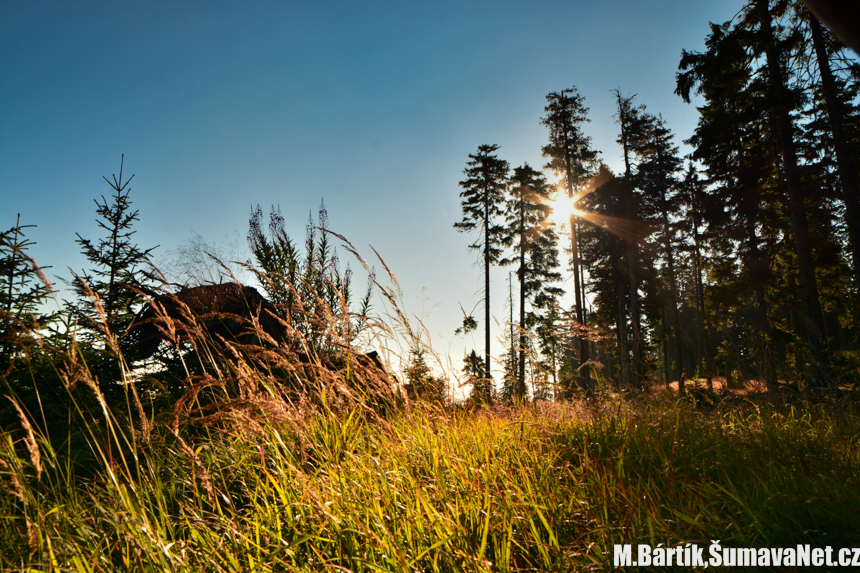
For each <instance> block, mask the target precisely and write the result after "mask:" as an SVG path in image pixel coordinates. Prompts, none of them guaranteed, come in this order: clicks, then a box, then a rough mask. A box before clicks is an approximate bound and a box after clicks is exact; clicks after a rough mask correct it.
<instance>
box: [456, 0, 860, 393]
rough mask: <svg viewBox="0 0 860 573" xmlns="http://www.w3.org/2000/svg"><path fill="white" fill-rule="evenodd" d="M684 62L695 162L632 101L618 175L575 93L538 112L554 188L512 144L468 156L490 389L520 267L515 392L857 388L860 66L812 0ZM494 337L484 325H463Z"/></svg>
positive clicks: (466, 185)
mask: <svg viewBox="0 0 860 573" xmlns="http://www.w3.org/2000/svg"><path fill="white" fill-rule="evenodd" d="M678 69H679V72H678V73H677V75H676V90H675V94H676V95H677V96H679V97H681V98H682V99H683V100H684V101H685V102H687V103H691V102H692V100H693V97H694V96H696V95H698V96H701V98H702V100H703V103H702V104H701V105H700V106H699V107H698V108H697V109H698V110H699V119H698V124H697V126H696V129H695V133H694V134H693V135H692V136H691V137H690V138H689V139H686V140H685V143H687V144H688V145H689V146H690V147H691V148H692V152H691V153H689V154H688V155H687V156H683V157H682V156H681V154H680V152H679V150H678V146H677V144H676V143H675V136H674V134H673V133H672V131H671V130H670V128H669V126H668V125H667V123H666V121H665V120H664V119H663V118H662V117H661V116H660V115H659V114H656V115H655V114H654V113H653V112H651V111H649V110H648V109H647V108H646V107H645V106H644V105H642V104H640V103H639V102H637V101H636V99H635V96H631V95H625V94H623V93H622V92H621V91H620V90H615V92H614V94H613V97H614V100H615V120H616V124H617V125H618V136H617V142H618V144H619V145H620V146H621V149H622V153H623V160H624V163H623V165H624V168H623V172H620V173H613V172H612V171H611V170H610V169H609V168H608V167H607V166H606V165H605V164H604V163H603V162H602V161H601V160H600V159H599V153H598V152H597V151H596V150H594V149H593V148H592V146H591V139H590V138H589V137H587V136H586V135H585V133H584V131H583V127H584V125H585V124H586V123H587V122H588V111H589V110H588V108H587V107H586V106H585V100H584V97H583V96H582V95H581V94H579V92H578V91H577V89H576V88H575V87H574V88H569V89H565V90H562V91H560V92H553V93H550V94H549V95H547V96H546V107H545V116H543V117H542V118H541V120H540V121H541V123H542V124H543V125H544V126H546V127H547V129H548V132H549V137H548V143H547V145H546V146H544V147H543V148H542V153H543V157H544V158H545V159H546V161H547V163H546V164H545V165H544V166H543V167H544V169H546V170H548V171H550V172H552V173H553V174H554V175H555V176H557V177H558V178H559V182H558V183H557V184H556V185H555V189H554V190H553V189H552V187H553V186H552V185H550V184H548V183H547V180H546V177H545V176H544V175H543V174H542V173H541V172H538V171H535V170H534V169H533V168H531V167H530V166H529V165H527V164H525V165H522V166H520V167H517V168H514V169H513V170H511V169H510V165H509V163H508V162H507V161H505V160H504V159H501V158H500V157H499V154H498V150H499V146H497V145H482V146H480V147H479V148H478V150H477V152H476V153H474V154H471V155H469V161H468V163H467V166H466V169H465V170H464V174H465V176H466V179H464V180H463V181H462V182H461V183H460V186H461V187H462V192H461V194H460V195H461V197H462V207H463V219H462V220H461V221H459V222H457V223H456V224H455V228H456V229H457V230H459V231H465V232H475V233H476V236H477V240H476V241H475V243H473V244H472V245H470V249H473V250H475V251H476V252H477V253H478V254H479V255H480V258H481V261H482V264H483V270H484V285H483V300H484V303H485V309H486V313H485V316H484V317H483V323H484V324H483V327H484V335H485V341H484V342H485V348H484V352H483V353H482V358H483V359H480V358H479V354H478V353H477V352H474V351H473V352H472V354H471V355H470V356H468V357H467V359H466V366H465V372H466V374H467V377H468V378H469V379H470V380H472V381H473V382H474V381H477V380H480V379H481V377H483V376H486V374H485V372H488V371H489V370H490V367H491V363H490V359H491V357H490V353H489V348H490V337H491V333H490V328H489V325H490V317H489V310H488V309H489V300H490V283H489V267H490V265H512V266H513V271H514V272H513V273H512V281H513V282H515V283H516V285H515V286H516V288H515V289H514V288H513V287H512V286H508V287H507V288H506V290H505V292H504V294H503V295H501V296H504V297H505V298H506V299H507V300H508V304H509V307H510V317H509V318H510V321H509V322H508V324H507V329H506V332H503V333H502V338H503V339H504V341H505V347H506V351H505V352H504V353H503V355H502V356H501V357H500V360H499V361H500V363H501V364H502V367H503V370H504V383H503V387H502V390H501V396H500V397H501V398H502V399H504V400H515V399H522V398H524V397H526V395H527V388H528V387H531V391H532V398H535V399H537V398H544V399H551V398H553V397H559V396H562V397H563V396H565V395H569V394H570V393H572V392H579V391H583V392H591V391H593V390H594V389H595V388H596V387H600V386H603V387H615V388H619V389H624V388H628V389H629V388H642V387H643V386H646V385H649V384H651V383H654V382H663V383H666V382H673V381H677V383H678V386H679V391H680V392H682V393H683V392H684V391H685V382H686V380H688V379H693V380H697V381H698V380H702V381H703V382H704V383H705V384H707V386H708V387H709V388H713V380H714V379H715V378H722V379H724V380H725V381H726V383H727V384H728V385H730V386H731V385H733V384H739V383H742V382H745V381H749V380H758V381H762V382H763V383H764V384H766V386H767V388H768V389H774V388H777V387H779V386H780V385H783V384H791V385H797V384H800V385H805V386H807V387H814V388H828V387H833V386H835V385H838V384H844V383H852V384H853V383H856V374H857V372H858V368H860V349H858V334H860V331H858V327H860V324H858V320H857V316H856V315H857V310H858V294H859V293H860V269H858V268H857V265H858V264H860V196H858V183H857V173H858V169H860V153H858V152H860V107H858V87H860V86H858V80H860V66H858V63H857V61H856V60H854V59H852V58H851V57H849V56H848V55H847V54H846V50H845V49H844V47H843V46H842V45H841V44H840V42H839V40H837V39H836V38H835V37H833V36H832V35H831V34H830V33H829V32H828V30H827V29H826V28H825V27H823V26H822V25H821V24H820V23H819V22H818V21H817V20H816V19H815V18H813V17H811V16H810V14H809V13H808V12H807V11H806V8H805V7H804V6H803V4H802V3H800V2H799V1H795V2H788V1H782V0H780V1H778V2H771V1H768V0H750V1H749V2H747V3H746V4H745V5H744V7H743V8H742V10H741V11H740V12H739V13H738V14H737V15H736V16H735V18H733V19H732V20H731V21H729V22H725V23H723V24H721V25H716V24H711V31H710V34H708V36H707V38H706V41H705V49H704V50H703V51H702V52H691V51H686V50H684V51H683V52H682V54H681V58H680V62H679V68H678ZM553 194H557V195H562V196H567V197H569V199H570V200H571V201H572V202H574V205H575V209H574V211H573V214H572V215H571V217H570V221H569V228H568V229H569V234H568V236H564V237H562V236H560V235H559V233H558V232H557V230H556V228H555V227H554V225H553V224H552V223H551V221H550V211H551V208H550V204H551V201H550V197H551V196H552V195H553ZM559 253H563V254H561V255H560V254H559ZM562 260H563V262H564V263H566V265H565V267H564V269H562V262H560V261H562ZM562 271H564V272H566V273H569V274H568V275H565V276H570V277H571V278H572V280H571V281H568V282H570V283H572V284H573V291H574V292H573V293H568V298H569V297H570V294H572V295H573V304H572V305H569V306H567V307H566V306H563V305H562V302H561V301H562V298H561V295H563V294H564V292H563V291H562V290H561V289H560V288H559V287H558V283H559V282H560V281H561V279H562V276H563V274H562ZM499 290H500V289H498V288H496V289H494V291H493V296H494V297H495V296H500V295H498V294H496V293H498V292H499ZM514 290H516V292H517V297H516V298H517V299H518V300H515V297H514ZM515 309H518V316H515V312H516V311H515ZM477 327H478V322H477V321H476V320H475V319H474V318H473V317H472V316H467V317H466V320H465V321H464V327H463V329H460V331H461V332H462V331H463V330H466V331H468V330H471V329H475V328H477ZM479 387H480V388H481V392H480V393H478V394H475V393H473V394H474V395H475V397H476V398H477V399H482V400H489V399H492V398H493V395H492V388H491V387H490V386H488V385H486V384H484V385H479Z"/></svg>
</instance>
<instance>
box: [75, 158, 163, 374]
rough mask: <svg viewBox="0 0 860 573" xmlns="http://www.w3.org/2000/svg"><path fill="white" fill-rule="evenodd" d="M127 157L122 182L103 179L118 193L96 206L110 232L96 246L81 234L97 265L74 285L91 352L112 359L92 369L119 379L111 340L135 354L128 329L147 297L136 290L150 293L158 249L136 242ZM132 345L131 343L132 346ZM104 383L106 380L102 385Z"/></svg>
mask: <svg viewBox="0 0 860 573" xmlns="http://www.w3.org/2000/svg"><path fill="white" fill-rule="evenodd" d="M124 162H125V156H124V155H123V156H122V160H121V161H120V170H119V177H117V176H116V175H114V176H113V181H108V179H107V177H103V179H104V180H105V181H106V182H107V183H108V185H110V187H111V189H113V191H114V194H113V195H112V197H111V202H110V203H109V202H108V200H107V199H106V198H105V196H104V195H102V197H101V201H100V202H99V201H98V200H94V202H95V204H96V214H97V215H98V217H99V218H97V219H96V223H97V224H98V226H99V227H100V228H101V229H102V230H103V231H104V232H105V233H106V236H105V237H102V238H100V239H99V240H98V241H97V242H93V241H91V240H89V239H84V238H83V237H82V236H81V235H80V234H78V235H77V236H78V239H77V241H76V242H77V243H78V244H79V245H80V246H81V252H82V253H83V255H84V256H85V257H86V258H87V260H88V261H89V263H90V264H91V265H93V266H92V267H91V268H90V269H89V271H88V272H87V271H84V272H82V273H81V274H80V275H78V276H75V278H74V279H73V281H72V285H73V287H74V288H75V290H76V292H77V294H78V306H77V308H76V309H75V313H76V314H77V316H78V318H79V327H81V328H82V329H83V331H82V335H83V336H82V337H81V340H82V342H85V343H87V344H89V345H90V346H91V347H94V348H99V347H101V348H102V349H104V350H108V354H109V356H101V357H100V358H101V359H100V360H97V361H96V362H97V363H98V364H94V365H92V366H93V367H95V368H96V370H98V371H100V372H101V373H102V374H103V376H102V377H101V378H104V377H105V376H104V375H107V376H108V377H117V376H118V375H119V371H118V369H117V366H118V362H117V360H116V359H117V357H116V356H115V355H114V352H115V351H116V350H117V349H116V348H110V346H111V345H110V344H109V343H108V342H106V337H109V336H110V335H111V334H112V335H116V336H117V337H118V338H119V339H120V341H121V345H122V347H123V350H124V351H129V352H131V353H132V354H133V351H134V349H133V347H132V346H130V345H129V344H122V343H123V342H124V340H125V339H124V335H125V331H126V328H127V327H128V326H129V325H130V324H131V321H132V320H133V319H134V316H135V314H136V313H137V311H138V310H139V309H140V306H141V305H142V304H143V302H144V299H143V296H142V295H141V294H140V293H139V292H137V290H136V289H140V288H148V286H147V285H150V284H151V282H152V281H151V278H150V274H149V272H148V271H149V269H148V268H147V267H148V266H149V258H148V257H149V255H150V253H152V251H153V250H155V249H156V248H157V247H151V248H149V249H141V248H139V247H138V246H137V245H136V244H133V243H132V235H134V233H135V231H133V230H131V227H132V225H133V223H134V222H135V221H138V220H139V218H138V211H137V210H134V211H132V210H131V205H132V203H131V200H130V199H129V193H130V191H131V188H130V187H129V186H128V185H129V183H130V182H131V180H132V179H133V178H134V175H132V176H131V177H129V178H128V179H127V180H126V181H125V182H123V181H122V168H123V163H124ZM129 342H132V341H129ZM102 381H103V382H104V380H102Z"/></svg>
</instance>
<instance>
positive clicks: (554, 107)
mask: <svg viewBox="0 0 860 573" xmlns="http://www.w3.org/2000/svg"><path fill="white" fill-rule="evenodd" d="M546 101H547V105H546V107H544V111H545V112H546V116H545V117H542V118H541V124H542V125H544V126H546V127H547V128H548V129H549V143H548V144H547V145H545V146H544V147H543V148H542V149H541V151H542V153H543V156H544V157H546V158H547V159H548V160H549V161H548V163H547V164H546V165H545V167H546V168H548V169H551V170H552V171H553V172H554V173H555V174H557V175H560V176H561V177H562V185H563V186H564V188H565V189H566V191H567V195H568V198H570V200H572V201H573V200H576V199H579V198H581V197H582V195H583V193H584V191H585V186H586V183H587V182H588V180H589V178H590V176H591V175H592V170H593V168H594V166H595V165H596V162H597V154H598V152H597V151H596V150H594V149H592V148H591V138H590V137H587V136H586V135H585V134H584V133H583V132H582V124H584V123H586V122H588V121H589V119H588V108H587V107H585V98H584V97H583V96H582V95H580V94H579V92H578V91H577V89H576V87H572V88H568V89H564V90H562V91H561V92H552V93H550V94H548V95H547V96H546ZM577 229H578V222H577V221H576V219H575V217H574V216H573V215H571V217H570V249H571V271H572V273H573V285H574V299H575V302H574V307H575V309H576V319H577V321H578V322H579V323H580V324H581V325H583V326H584V325H585V323H586V318H585V286H584V285H583V284H582V276H583V272H582V269H581V257H580V254H579V241H578V240H577ZM577 341H578V344H577V345H578V350H579V360H580V361H581V362H582V363H585V362H587V361H588V343H587V342H586V341H585V340H583V339H582V338H581V337H578V338H577ZM582 374H583V376H584V380H583V385H584V386H586V387H588V386H589V385H590V382H589V379H590V374H589V370H588V369H587V368H585V369H582Z"/></svg>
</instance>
